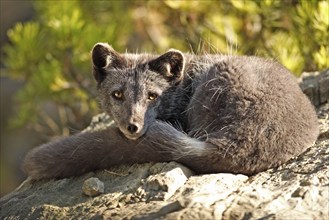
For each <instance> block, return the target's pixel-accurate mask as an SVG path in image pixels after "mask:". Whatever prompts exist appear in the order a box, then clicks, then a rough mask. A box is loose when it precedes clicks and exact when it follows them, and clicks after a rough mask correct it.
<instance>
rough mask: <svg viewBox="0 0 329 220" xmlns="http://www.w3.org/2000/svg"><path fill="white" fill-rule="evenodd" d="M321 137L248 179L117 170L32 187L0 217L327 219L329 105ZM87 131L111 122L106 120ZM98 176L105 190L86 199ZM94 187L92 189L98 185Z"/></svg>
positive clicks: (166, 168)
mask: <svg viewBox="0 0 329 220" xmlns="http://www.w3.org/2000/svg"><path fill="white" fill-rule="evenodd" d="M317 112H318V118H319V123H320V130H321V131H320V136H319V138H318V140H317V142H316V143H315V144H314V145H313V146H312V147H310V148H309V149H308V150H307V151H305V152H304V153H303V154H301V155H300V156H298V157H297V158H293V159H291V160H290V161H289V162H287V163H286V164H284V165H282V166H281V167H278V168H275V169H270V170H267V171H265V172H262V173H259V174H257V175H255V176H252V177H249V178H248V177H247V176H244V175H233V174H224V173H219V174H209V175H199V176H196V175H193V172H192V171H191V170H189V169H188V168H186V167H184V166H183V165H181V164H178V163H175V162H170V163H155V164H154V163H147V164H135V165H132V166H119V167H115V168H111V169H108V170H101V171H98V172H91V173H87V174H85V175H83V176H80V177H73V178H67V179H61V180H50V181H38V182H32V181H31V180H29V179H27V180H26V181H25V182H24V183H23V184H22V185H21V186H20V187H19V188H17V189H16V190H15V191H13V192H12V193H10V194H8V195H6V196H4V197H2V198H1V199H0V207H1V215H0V218H1V219H329V203H328V201H329V103H328V102H327V103H325V104H322V105H321V106H320V107H318V109H317ZM94 120H95V122H94V124H92V125H91V127H89V128H88V129H97V128H99V127H100V126H103V125H101V124H102V123H104V124H106V125H108V124H109V123H108V122H110V120H109V119H108V118H107V117H106V116H100V117H98V118H97V119H94ZM90 178H98V180H99V181H100V182H102V183H104V193H103V194H100V195H98V196H95V197H91V196H86V195H85V193H84V190H83V185H84V182H85V181H86V180H88V179H90ZM96 185H97V184H96Z"/></svg>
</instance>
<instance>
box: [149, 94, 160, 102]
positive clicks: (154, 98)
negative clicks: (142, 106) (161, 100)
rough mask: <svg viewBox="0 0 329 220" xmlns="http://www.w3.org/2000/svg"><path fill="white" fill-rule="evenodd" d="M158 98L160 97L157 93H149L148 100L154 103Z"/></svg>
mask: <svg viewBox="0 0 329 220" xmlns="http://www.w3.org/2000/svg"><path fill="white" fill-rule="evenodd" d="M157 98H158V95H157V94H155V93H149V96H148V99H149V100H151V101H154V100H156V99H157Z"/></svg>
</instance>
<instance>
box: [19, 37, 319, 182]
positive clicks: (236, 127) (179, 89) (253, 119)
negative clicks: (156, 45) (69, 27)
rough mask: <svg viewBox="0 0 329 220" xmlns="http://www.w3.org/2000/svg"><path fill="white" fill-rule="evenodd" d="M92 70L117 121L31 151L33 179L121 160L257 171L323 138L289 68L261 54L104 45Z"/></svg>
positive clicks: (27, 161) (65, 174)
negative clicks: (124, 49)
mask: <svg viewBox="0 0 329 220" xmlns="http://www.w3.org/2000/svg"><path fill="white" fill-rule="evenodd" d="M92 59H93V74H94V77H95V79H96V81H97V84H98V89H99V94H100V101H101V103H102V107H103V109H104V111H106V112H107V113H108V114H109V115H110V116H111V117H112V118H113V119H114V121H115V122H116V127H110V128H108V129H106V130H103V131H95V132H86V133H80V134H77V135H73V136H70V137H67V138H63V139H61V140H59V141H57V142H51V143H48V144H45V145H42V146H40V147H38V148H35V149H34V150H32V151H31V152H30V153H29V154H28V155H27V157H26V159H25V162H24V169H25V171H26V172H27V174H28V175H29V176H31V177H32V178H34V179H41V178H54V177H55V178H62V177H68V176H74V175H79V174H82V173H84V172H87V171H91V170H96V169H104V168H108V167H110V166H114V165H119V164H133V163H144V162H152V161H153V162H162V161H172V160H175V161H178V162H181V163H183V164H185V165H186V166H188V167H190V168H191V169H193V170H194V171H196V172H198V173H211V172H231V173H242V174H246V175H252V174H255V173H257V172H260V171H263V170H266V169H268V168H271V167H277V166H279V165H280V164H282V163H284V162H286V161H287V160H289V159H290V158H292V157H294V156H297V155H298V154H300V153H302V152H303V151H304V150H305V149H306V148H307V147H309V146H311V144H312V143H313V142H315V140H316V138H317V136H318V124H317V118H316V114H315V111H314V109H313V106H312V105H311V103H310V102H309V100H308V99H307V97H306V96H305V95H304V94H303V93H302V91H301V90H300V88H299V86H298V84H297V83H296V82H295V79H294V77H293V76H292V75H291V74H290V72H289V71H288V70H287V69H285V68H284V67H283V66H282V65H280V64H279V63H277V62H274V61H271V60H266V59H262V58H258V57H247V56H225V55H201V56H198V55H191V54H183V53H181V52H180V51H177V50H170V51H168V52H167V53H165V54H163V55H161V56H158V55H150V54H119V53H118V52H116V51H115V50H113V49H112V48H111V47H110V46H109V45H108V44H103V43H99V44H97V45H95V47H94V49H93V52H92Z"/></svg>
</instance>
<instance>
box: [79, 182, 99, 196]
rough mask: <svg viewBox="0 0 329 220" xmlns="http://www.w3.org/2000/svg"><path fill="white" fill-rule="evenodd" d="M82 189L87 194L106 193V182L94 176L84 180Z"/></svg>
mask: <svg viewBox="0 0 329 220" xmlns="http://www.w3.org/2000/svg"><path fill="white" fill-rule="evenodd" d="M82 191H83V193H84V194H85V195H87V196H98V195H100V194H102V193H104V183H103V182H102V181H100V180H99V179H98V178H95V177H92V178H89V179H87V180H85V181H84V182H83V186H82Z"/></svg>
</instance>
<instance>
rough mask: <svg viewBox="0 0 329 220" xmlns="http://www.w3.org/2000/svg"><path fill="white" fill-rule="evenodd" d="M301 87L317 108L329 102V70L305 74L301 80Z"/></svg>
mask: <svg viewBox="0 0 329 220" xmlns="http://www.w3.org/2000/svg"><path fill="white" fill-rule="evenodd" d="M299 83H300V87H301V88H302V90H303V92H304V93H305V94H306V95H307V96H308V97H309V99H310V100H311V101H312V103H313V104H314V105H315V106H319V105H321V104H324V103H326V102H328V100H329V69H326V70H323V71H321V72H313V73H303V74H302V76H301V77H300V79H299Z"/></svg>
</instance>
